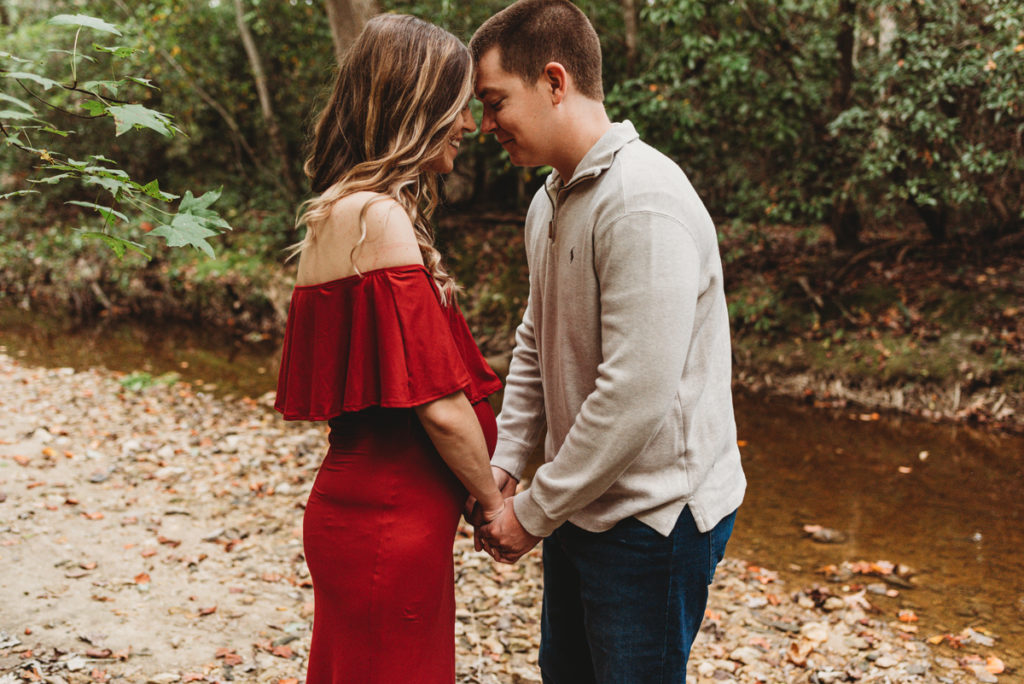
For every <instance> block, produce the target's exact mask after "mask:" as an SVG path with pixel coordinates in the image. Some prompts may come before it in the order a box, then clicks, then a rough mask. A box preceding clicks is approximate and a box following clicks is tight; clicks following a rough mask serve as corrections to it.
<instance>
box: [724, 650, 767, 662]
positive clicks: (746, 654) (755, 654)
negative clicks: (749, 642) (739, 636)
mask: <svg viewBox="0 0 1024 684" xmlns="http://www.w3.org/2000/svg"><path fill="white" fill-rule="evenodd" d="M761 656H762V653H761V651H759V650H757V649H756V648H754V647H752V646H740V647H739V648H737V649H734V650H733V652H732V653H730V654H729V659H730V660H735V661H737V662H740V663H743V664H744V665H752V664H753V663H756V662H757V661H759V660H761Z"/></svg>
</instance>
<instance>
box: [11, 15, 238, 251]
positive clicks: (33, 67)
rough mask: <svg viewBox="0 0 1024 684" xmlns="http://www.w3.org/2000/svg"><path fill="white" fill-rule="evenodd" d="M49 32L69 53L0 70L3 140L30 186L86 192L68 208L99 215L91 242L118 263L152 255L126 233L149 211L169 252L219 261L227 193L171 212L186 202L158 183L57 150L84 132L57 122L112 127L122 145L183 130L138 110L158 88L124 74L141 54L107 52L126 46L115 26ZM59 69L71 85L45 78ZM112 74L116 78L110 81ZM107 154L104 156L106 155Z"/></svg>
mask: <svg viewBox="0 0 1024 684" xmlns="http://www.w3.org/2000/svg"><path fill="white" fill-rule="evenodd" d="M4 18H5V19H6V18H7V15H6V13H5V14H4ZM46 26H47V28H49V29H50V30H53V31H55V32H61V31H62V30H63V32H62V34H59V35H67V37H68V39H69V40H68V43H69V47H70V49H64V50H56V49H50V50H49V51H48V52H49V54H48V55H47V56H46V57H49V59H47V58H43V59H36V60H33V59H24V58H21V57H18V56H17V55H14V54H11V53H7V52H4V53H0V58H2V59H4V60H5V62H6V64H4V65H3V67H0V77H2V81H0V83H2V85H3V88H2V89H0V101H2V102H3V103H4V104H5V105H7V106H8V109H5V110H3V111H0V135H2V136H3V142H4V143H5V147H6V149H7V150H8V151H12V150H13V151H14V152H15V153H16V154H18V155H19V156H20V158H21V159H27V160H35V163H36V164H37V167H36V173H34V174H33V176H34V177H32V178H29V179H28V180H29V181H30V182H32V183H35V184H46V185H57V184H63V185H67V184H68V183H69V182H77V183H79V184H80V185H81V186H82V187H83V189H84V190H85V192H86V193H87V194H86V195H85V197H86V199H72V200H68V201H66V202H65V204H67V205H73V206H77V207H81V208H84V209H87V210H91V211H93V212H95V213H98V214H99V215H100V217H101V218H102V221H101V225H100V227H99V228H98V229H96V230H84V231H83V236H84V237H90V238H97V239H100V240H102V241H103V242H105V243H106V244H107V245H108V246H109V247H110V248H111V249H113V250H114V252H115V253H116V254H117V255H118V256H122V255H124V253H125V252H126V251H127V250H132V251H136V252H139V253H141V254H143V255H146V256H148V254H147V253H146V251H145V248H144V247H143V245H142V244H140V243H139V242H138V241H136V240H135V239H130V238H129V237H126V234H125V233H124V232H123V230H121V229H120V228H119V227H118V224H122V223H124V224H129V223H130V221H129V218H128V216H127V215H126V214H125V213H123V211H121V209H122V208H125V207H131V208H132V209H133V210H135V211H138V212H141V214H142V215H143V216H144V217H145V218H146V219H148V220H149V225H150V226H151V230H152V232H151V233H150V236H151V237H162V238H164V239H165V240H166V242H167V244H168V246H171V247H180V246H192V247H195V248H197V249H200V250H202V251H204V252H206V253H208V254H210V255H212V254H213V249H212V247H211V246H210V244H209V242H208V239H209V238H211V237H213V236H215V235H217V234H219V233H221V232H222V231H224V230H230V226H229V225H228V224H227V223H226V222H225V221H224V220H223V219H221V218H220V216H219V215H217V214H216V213H215V212H213V211H212V210H210V205H211V204H212V203H213V202H214V201H216V199H217V198H218V197H219V196H220V192H219V191H218V192H208V193H206V194H204V195H203V196H201V197H198V198H196V197H194V196H193V195H192V193H191V192H189V191H187V192H186V194H185V198H184V199H182V200H181V202H180V203H179V204H178V206H177V209H176V210H168V209H164V208H162V207H161V206H160V205H161V204H164V205H166V204H170V203H172V202H173V201H174V200H176V199H178V196H177V195H173V194H170V193H168V192H165V191H164V190H161V189H160V185H159V182H158V181H157V180H152V181H150V182H147V183H141V182H139V181H136V180H134V179H133V178H132V176H131V174H129V173H127V172H126V171H125V170H123V169H122V168H121V167H120V165H119V164H118V162H117V161H115V160H113V159H110V158H109V157H107V156H106V155H104V154H99V153H92V154H85V155H84V157H83V158H82V159H76V158H74V157H72V156H70V155H68V154H66V153H64V152H60V151H57V150H56V149H54V145H57V146H60V142H59V141H60V140H61V138H66V137H67V136H69V135H72V134H73V133H75V132H76V131H74V130H69V129H66V128H65V127H64V125H63V124H62V123H61V122H60V121H57V119H68V118H72V119H78V120H79V121H85V122H90V120H96V119H109V120H112V122H113V124H114V135H115V136H117V137H120V136H121V135H123V134H125V133H128V132H130V131H132V130H135V129H148V130H149V131H154V132H156V133H157V134H159V135H161V136H164V137H167V138H171V137H174V135H175V134H176V133H178V129H177V128H176V126H175V125H174V123H173V121H172V119H171V117H169V116H168V115H166V114H164V113H162V112H160V111H157V110H155V109H152V108H150V107H146V106H144V105H142V104H139V103H138V102H136V100H138V99H141V98H140V97H139V91H140V90H143V89H146V88H153V87H154V86H153V84H152V83H151V82H150V81H149V80H148V79H145V78H140V77H138V76H134V75H131V74H130V73H125V71H126V70H124V69H122V68H121V64H120V62H122V61H123V60H125V59H126V58H128V57H129V56H130V55H131V54H133V53H134V52H135V50H136V48H134V47H131V46H125V45H116V44H115V45H105V44H103V42H107V41H109V40H115V41H116V40H118V39H120V38H121V35H122V34H121V31H120V30H119V29H118V28H117V27H116V26H114V25H113V24H110V23H107V22H105V21H102V20H100V19H97V18H94V17H90V16H86V15H82V14H75V15H70V14H60V15H57V16H54V17H52V18H50V19H49V21H48V22H47V23H46ZM96 41H103V42H96ZM64 60H66V63H65V62H64ZM54 62H56V64H54ZM55 66H59V67H64V68H66V69H67V72H66V73H67V76H66V77H64V78H62V79H60V80H57V78H51V77H50V75H47V74H48V72H50V71H52V70H53V67H55ZM110 74H113V76H112V77H108V78H104V76H103V75H108V76H109V75H110ZM14 93H17V94H16V95H15V94H14ZM92 129H95V126H93V127H92ZM79 130H88V129H86V128H85V127H83V128H81V129H79ZM100 149H103V150H104V151H106V146H103V147H102V148H100ZM98 151H99V150H98V149H94V152H98ZM38 193H39V191H38V190H31V189H22V190H15V191H12V192H7V193H4V194H2V195H0V200H6V199H10V198H12V197H18V196H23V195H28V194H38ZM153 226H155V228H154V227H153Z"/></svg>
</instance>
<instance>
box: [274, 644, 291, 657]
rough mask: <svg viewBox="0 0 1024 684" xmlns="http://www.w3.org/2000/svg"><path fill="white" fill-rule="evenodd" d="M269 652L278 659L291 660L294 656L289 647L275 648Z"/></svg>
mask: <svg viewBox="0 0 1024 684" xmlns="http://www.w3.org/2000/svg"><path fill="white" fill-rule="evenodd" d="M270 652H271V653H272V654H274V655H276V656H277V657H278V658H291V657H292V656H293V655H295V654H294V653H292V647H291V646H275V647H274V648H273V649H272V650H271V651H270Z"/></svg>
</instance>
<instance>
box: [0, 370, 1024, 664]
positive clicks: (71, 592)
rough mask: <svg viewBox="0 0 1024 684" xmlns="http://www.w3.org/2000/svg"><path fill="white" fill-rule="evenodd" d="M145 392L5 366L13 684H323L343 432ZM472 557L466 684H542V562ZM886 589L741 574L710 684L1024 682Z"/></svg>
mask: <svg viewBox="0 0 1024 684" xmlns="http://www.w3.org/2000/svg"><path fill="white" fill-rule="evenodd" d="M126 380H127V379H126V378H125V377H124V376H119V375H117V374H114V373H110V372H107V371H101V370H90V371H84V372H75V371H73V370H71V369H42V368H34V367H28V366H23V365H21V364H19V363H18V362H17V361H16V360H14V359H12V358H10V357H9V356H6V355H5V354H3V353H0V684H14V683H16V682H30V681H46V682H54V683H60V682H103V681H111V682H156V683H171V682H179V681H181V682H189V681H193V682H215V681H236V682H275V683H279V684H285V683H296V684H297V682H300V681H303V675H304V671H305V658H306V655H307V653H308V647H309V636H310V628H311V624H312V619H313V615H312V612H313V604H312V600H313V597H312V588H311V584H310V581H309V576H308V572H307V570H306V567H305V563H304V560H303V556H302V540H301V521H302V507H303V503H304V501H305V499H306V496H307V494H308V491H309V488H310V486H311V484H312V480H313V477H314V475H315V472H316V467H317V464H318V462H319V459H320V455H321V454H322V452H323V450H324V446H325V443H326V439H325V431H324V429H323V427H322V426H311V425H309V424H286V423H285V422H283V421H282V420H280V419H279V417H278V416H277V415H276V414H274V413H273V412H272V411H271V410H269V407H268V403H269V398H268V397H262V398H259V399H218V398H215V397H212V396H209V395H206V394H204V393H203V392H201V391H198V390H197V388H194V387H191V386H189V385H187V384H183V383H177V384H172V385H163V384H159V383H156V384H151V385H149V386H147V387H143V388H141V389H132V388H128V387H126V386H125V382H126ZM454 553H455V558H456V572H457V578H456V579H457V587H458V602H459V604H458V614H457V617H458V621H457V624H456V647H457V663H458V677H457V679H458V681H459V682H478V683H481V684H492V683H498V682H512V683H515V682H539V681H540V675H539V672H538V669H537V666H536V659H537V643H538V640H539V631H540V630H539V609H540V596H541V593H540V590H541V582H540V554H539V552H538V551H534V552H532V553H531V554H530V555H529V556H527V558H526V559H525V560H524V561H523V562H521V563H520V564H518V565H516V566H512V567H510V566H503V565H498V564H495V563H493V562H491V560H490V559H489V558H488V557H487V556H485V555H484V554H482V553H477V552H474V551H473V549H472V543H471V540H470V539H469V537H468V530H466V529H465V528H464V529H463V530H462V531H461V532H460V536H459V538H458V540H457V543H456V547H455V551H454ZM887 571H888V572H891V571H890V570H889V569H885V568H883V569H878V572H879V573H880V574H882V575H884V574H885V573H886V572H887ZM823 584H824V582H823ZM872 586H873V587H875V588H874V589H871V588H870V587H869V589H865V588H864V587H863V586H860V585H844V586H840V585H830V586H817V587H792V586H786V585H785V584H783V583H782V582H781V581H780V580H779V578H778V577H777V576H776V574H775V573H773V572H772V571H771V570H769V569H765V568H758V567H751V566H749V565H748V564H746V563H744V562H743V561H741V560H738V559H733V558H729V559H727V560H726V561H725V562H724V563H723V564H722V565H721V566H720V567H719V570H718V574H717V576H716V580H715V584H714V586H713V589H712V599H711V603H710V606H709V610H708V614H707V617H706V619H705V623H704V628H703V630H702V633H701V635H700V637H699V639H698V641H697V643H696V645H695V647H694V651H693V653H692V656H691V663H690V677H689V680H690V681H699V682H704V681H707V682H712V681H738V682H766V683H768V682H814V683H817V684H829V683H831V682H852V681H858V682H961V681H987V682H1000V681H1005V682H1010V681H1022V679H1021V677H1022V676H1024V675H1022V674H1021V673H1013V672H1009V671H1005V670H1004V669H1003V665H1002V661H1001V659H1000V658H999V642H998V635H989V634H984V633H980V632H974V631H970V630H968V631H965V632H964V633H961V634H956V635H950V634H937V633H934V632H930V631H929V630H928V627H927V625H922V624H919V623H918V622H917V620H916V616H914V615H912V614H904V615H886V614H884V613H883V612H881V611H879V610H877V609H876V608H875V607H874V606H873V605H872V603H871V599H872V591H883V592H884V591H896V589H893V588H891V586H892V585H885V584H884V583H883V584H882V585H881V588H880V589H878V588H877V587H878V586H879V584H878V583H876V584H874V585H872ZM408 681H410V682H415V681H416V673H409V679H408Z"/></svg>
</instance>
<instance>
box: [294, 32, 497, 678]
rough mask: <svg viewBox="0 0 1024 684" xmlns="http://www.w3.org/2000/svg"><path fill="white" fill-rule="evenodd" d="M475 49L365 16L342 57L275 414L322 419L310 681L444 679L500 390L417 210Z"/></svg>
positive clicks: (323, 125) (312, 519) (464, 96)
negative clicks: (466, 510) (462, 553)
mask: <svg viewBox="0 0 1024 684" xmlns="http://www.w3.org/2000/svg"><path fill="white" fill-rule="evenodd" d="M471 72H472V67H471V61H470V55H469V51H468V50H467V49H466V47H465V46H463V45H462V44H461V43H460V42H459V41H458V40H457V39H456V38H455V37H454V36H452V35H451V34H449V33H447V32H446V31H444V30H442V29H440V28H437V27H435V26H432V25H430V24H428V23H426V22H423V21H420V20H418V19H415V18H413V17H407V16H397V15H381V16H378V17H376V18H374V19H371V20H370V21H369V22H368V23H367V25H366V27H365V29H364V30H363V32H362V34H360V36H359V38H358V39H357V40H356V42H355V44H354V45H353V46H352V48H351V49H350V51H349V52H348V54H347V56H346V57H345V59H344V61H343V63H342V64H341V65H340V70H339V72H338V77H337V80H336V82H335V84H334V90H333V93H332V95H331V98H330V101H329V103H328V105H327V107H326V108H325V109H324V110H323V112H322V113H321V114H320V117H319V120H318V121H317V124H316V129H315V140H314V146H313V152H312V154H311V156H310V157H309V159H308V160H307V162H306V173H307V175H308V176H309V177H310V178H311V179H312V187H313V190H314V192H316V193H318V196H317V197H316V198H314V199H313V200H311V201H310V202H308V204H307V206H306V208H305V213H304V214H303V215H302V216H301V217H300V221H299V222H300V224H304V225H305V226H306V229H307V230H306V238H305V240H304V241H303V242H302V244H301V245H300V246H299V247H298V249H299V250H300V251H301V256H300V259H299V268H298V279H297V284H296V287H295V290H294V292H293V294H292V300H291V307H290V309H289V313H288V328H287V333H286V337H285V342H284V349H283V358H282V362H281V372H280V376H279V378H278V391H277V401H276V403H275V407H276V408H277V410H279V411H281V413H282V414H284V417H285V418H286V419H291V420H329V424H330V428H331V431H330V448H329V450H328V452H327V456H326V457H325V459H324V462H323V464H322V465H321V466H320V471H319V473H318V474H317V477H316V481H315V483H314V485H313V490H312V491H311V493H310V496H309V502H308V504H307V506H306V512H305V517H304V521H303V537H304V547H305V553H306V562H307V564H308V566H309V570H310V574H311V576H312V579H313V592H314V598H315V619H314V623H313V638H312V647H311V650H310V655H309V670H308V674H307V681H308V682H310V683H316V684H319V683H321V682H353V683H358V684H370V683H373V682H381V683H392V682H406V681H408V682H423V683H428V682H438V683H442V682H443V683H444V684H451V682H453V681H454V679H455V654H454V624H455V598H454V573H453V566H452V544H453V541H454V536H455V530H456V527H457V524H458V518H459V514H460V512H461V510H462V507H463V504H464V502H465V501H466V499H467V494H468V495H470V496H472V497H474V498H475V499H476V500H477V501H478V502H479V506H480V507H481V510H482V515H483V519H484V520H485V521H489V520H493V519H494V518H495V517H497V516H498V514H499V513H500V512H501V510H502V506H503V500H502V496H501V494H500V492H499V491H498V489H497V487H496V486H495V483H494V480H493V478H492V476H491V470H490V465H489V460H488V454H489V453H490V452H492V451H493V449H494V441H495V438H496V428H495V423H494V415H493V413H492V412H491V409H490V407H489V406H488V404H487V402H486V401H485V399H486V397H487V396H488V395H489V394H492V393H493V392H495V391H496V390H498V389H500V387H501V383H500V381H499V380H498V378H497V377H496V376H495V375H494V373H493V372H492V371H491V370H490V368H489V367H488V366H487V364H486V362H485V361H484V360H483V357H482V356H481V354H480V352H479V350H478V349H477V347H476V345H475V343H474V342H473V338H472V336H471V335H470V333H469V328H468V327H467V326H466V322H465V320H464V319H463V317H462V314H461V313H460V312H459V309H458V308H457V306H456V305H455V302H454V299H455V292H456V289H455V285H454V283H453V281H452V278H451V276H449V275H448V274H447V273H446V272H445V270H444V267H443V266H442V264H441V260H440V255H439V254H438V251H437V249H435V247H434V245H433V239H432V235H431V230H430V226H429V223H428V220H429V218H430V215H431V212H432V211H433V209H434V207H435V206H436V205H437V174H438V173H447V172H449V171H451V170H452V165H453V163H454V160H455V156H456V154H457V152H458V147H459V142H460V140H461V139H462V137H463V135H465V134H466V133H469V132H472V131H474V130H475V129H476V124H475V123H474V122H473V118H472V116H471V115H470V113H469V108H468V102H469V97H470V94H471V89H472V86H471V83H472V81H471V78H472V74H471Z"/></svg>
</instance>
